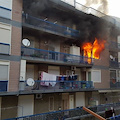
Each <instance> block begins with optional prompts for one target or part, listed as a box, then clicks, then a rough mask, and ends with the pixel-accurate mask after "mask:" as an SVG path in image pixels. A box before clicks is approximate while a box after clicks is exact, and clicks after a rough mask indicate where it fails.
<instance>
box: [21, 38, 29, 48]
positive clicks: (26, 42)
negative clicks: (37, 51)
mask: <svg viewBox="0 0 120 120" xmlns="http://www.w3.org/2000/svg"><path fill="white" fill-rule="evenodd" d="M22 43H23V45H24V46H26V47H29V46H30V40H28V39H23V40H22Z"/></svg>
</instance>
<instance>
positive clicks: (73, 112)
mask: <svg viewBox="0 0 120 120" xmlns="http://www.w3.org/2000/svg"><path fill="white" fill-rule="evenodd" d="M119 106H120V103H114V104H113V103H111V104H102V105H98V106H93V107H89V109H90V110H92V111H94V112H95V113H98V114H103V115H104V114H105V109H108V110H111V107H113V108H114V110H115V112H116V111H118V110H120V107H119ZM91 116H92V115H90V114H89V113H87V112H86V111H84V110H83V109H82V107H78V108H75V109H68V110H60V111H53V112H47V113H40V114H35V115H28V116H22V117H17V118H8V119H4V120H72V119H74V120H76V119H82V118H86V119H87V118H89V117H90V118H91ZM6 117H7V116H6ZM112 120H113V119H112Z"/></svg>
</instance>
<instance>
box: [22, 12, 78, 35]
mask: <svg viewBox="0 0 120 120" xmlns="http://www.w3.org/2000/svg"><path fill="white" fill-rule="evenodd" d="M23 23H26V24H29V25H33V26H35V27H37V28H42V29H44V30H45V31H46V30H48V31H52V32H54V33H58V34H62V35H65V36H70V37H79V36H80V33H79V31H78V30H74V29H71V28H69V27H66V26H61V25H58V24H54V23H52V22H49V21H46V20H43V19H39V18H36V17H33V16H30V15H28V14H23Z"/></svg>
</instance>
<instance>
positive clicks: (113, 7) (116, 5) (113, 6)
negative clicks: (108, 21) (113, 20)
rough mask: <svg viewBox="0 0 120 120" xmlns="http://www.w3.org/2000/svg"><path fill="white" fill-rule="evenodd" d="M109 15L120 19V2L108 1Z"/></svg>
mask: <svg viewBox="0 0 120 120" xmlns="http://www.w3.org/2000/svg"><path fill="white" fill-rule="evenodd" d="M108 3H109V4H108V7H109V13H108V14H109V15H112V16H115V17H119V18H120V0H108Z"/></svg>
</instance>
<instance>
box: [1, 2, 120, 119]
mask: <svg viewBox="0 0 120 120" xmlns="http://www.w3.org/2000/svg"><path fill="white" fill-rule="evenodd" d="M75 4H76V7H75V6H74V5H75ZM81 7H82V9H81ZM0 9H1V12H0V31H1V32H0V33H1V34H0V36H1V39H0V53H1V54H0V108H1V109H0V114H1V119H7V118H14V117H20V116H26V115H32V114H39V113H44V112H50V111H58V110H66V109H73V108H76V107H80V106H94V105H99V104H105V103H113V102H114V103H115V102H119V100H120V99H119V88H120V86H119V50H120V49H119V44H118V43H119V42H120V37H119V27H117V24H114V23H113V22H112V21H114V20H113V19H111V18H110V17H108V16H105V15H104V14H102V15H101V17H100V16H99V17H98V16H95V13H98V15H100V13H99V12H98V11H95V10H94V11H93V13H94V14H92V13H91V14H87V13H86V12H85V11H86V9H87V7H86V8H85V6H82V5H81V4H78V3H74V4H72V5H69V4H67V3H65V2H63V1H60V0H41V2H40V1H39V0H35V1H32V0H25V1H22V0H21V1H19V0H6V1H4V0H0ZM107 17H108V18H107ZM108 19H109V21H108ZM110 20H111V21H110ZM116 23H119V22H116ZM2 38H3V39H2ZM95 38H97V39H99V40H100V41H103V40H104V41H105V42H104V46H105V47H104V49H103V50H101V53H100V58H99V59H94V58H92V56H91V57H88V56H87V57H86V56H85V54H84V52H85V51H84V50H83V44H84V43H91V44H93V42H94V40H95ZM100 47H101V46H100ZM43 76H44V77H43ZM46 76H47V77H46ZM55 77H56V79H54V78H55Z"/></svg>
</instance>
